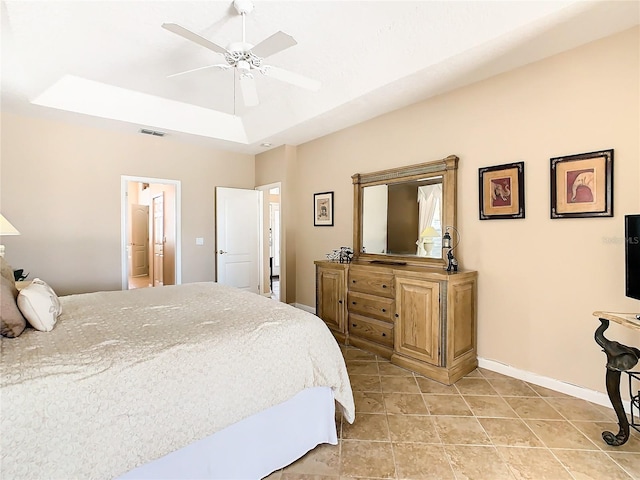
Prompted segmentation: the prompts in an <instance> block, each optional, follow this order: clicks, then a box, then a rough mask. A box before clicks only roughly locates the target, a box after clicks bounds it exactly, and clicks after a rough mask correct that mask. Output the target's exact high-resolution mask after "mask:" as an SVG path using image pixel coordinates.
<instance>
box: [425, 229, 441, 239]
mask: <svg viewBox="0 0 640 480" xmlns="http://www.w3.org/2000/svg"><path fill="white" fill-rule="evenodd" d="M420 236H421V237H439V236H440V234H439V233H438V231H437V230H436V229H435V228H433V227H427V228H425V229H424V230H422V233H420Z"/></svg>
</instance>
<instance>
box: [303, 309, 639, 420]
mask: <svg viewBox="0 0 640 480" xmlns="http://www.w3.org/2000/svg"><path fill="white" fill-rule="evenodd" d="M292 305H293V306H294V307H296V308H299V309H300V310H304V311H306V312H309V313H313V314H314V315H315V313H316V309H315V308H314V307H310V306H308V305H304V304H302V303H294V304H292ZM478 366H479V367H482V368H486V369H487V370H491V371H492V372H497V373H501V374H503V375H507V376H509V377H513V378H517V379H519V380H524V381H525V382H529V383H533V384H534V385H539V386H541V387H544V388H548V389H550V390H554V391H556V392H560V393H564V394H566V395H571V396H572V397H576V398H580V399H582V400H587V401H589V402H592V403H595V404H597V405H602V406H604V407H609V408H612V406H611V400H609V396H608V395H607V394H606V393H603V392H598V391H595V390H590V389H588V388H585V387H580V386H578V385H573V384H571V383H566V382H563V381H561V380H556V379H555V378H550V377H544V376H542V375H538V374H537V373H532V372H527V371H526V370H520V369H519V368H515V367H512V366H511V365H506V364H504V363H500V362H497V361H495V360H489V359H486V358H481V357H478ZM605 373H606V371H605V369H604V368H603V369H602V376H603V378H604V375H605ZM623 380H624V378H623ZM620 383H621V386H622V398H623V399H622V402H623V405H624V409H625V411H626V412H627V413H629V414H630V413H631V405H630V403H629V392H626V391H625V386H626V385H627V383H626V382H624V381H621V382H620Z"/></svg>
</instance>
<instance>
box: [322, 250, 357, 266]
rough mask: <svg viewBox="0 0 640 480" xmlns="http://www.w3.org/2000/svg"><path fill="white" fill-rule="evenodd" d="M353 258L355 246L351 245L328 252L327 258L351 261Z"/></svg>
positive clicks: (344, 261) (334, 260) (332, 260)
mask: <svg viewBox="0 0 640 480" xmlns="http://www.w3.org/2000/svg"><path fill="white" fill-rule="evenodd" d="M352 259H353V248H351V247H340V248H339V249H335V250H333V251H332V252H331V253H327V260H329V261H330V262H340V263H351V260H352Z"/></svg>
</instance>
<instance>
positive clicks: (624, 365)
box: [593, 312, 640, 447]
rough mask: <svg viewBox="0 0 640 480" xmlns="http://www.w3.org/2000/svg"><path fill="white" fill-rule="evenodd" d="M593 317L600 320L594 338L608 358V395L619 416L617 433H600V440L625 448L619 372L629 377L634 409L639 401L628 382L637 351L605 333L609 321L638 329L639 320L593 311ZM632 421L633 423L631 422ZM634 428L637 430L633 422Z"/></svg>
mask: <svg viewBox="0 0 640 480" xmlns="http://www.w3.org/2000/svg"><path fill="white" fill-rule="evenodd" d="M593 315H594V316H596V317H598V318H599V319H600V326H599V327H598V328H597V329H596V333H595V335H594V338H595V340H596V343H597V344H598V345H600V346H601V347H602V350H603V351H604V353H606V355H607V374H606V383H607V394H608V395H609V400H611V404H612V405H613V409H614V410H615V412H616V415H617V417H618V425H619V427H620V429H619V431H618V433H617V434H614V433H612V432H608V431H605V432H602V438H603V439H604V441H605V442H606V443H607V444H609V445H612V446H614V447H618V446H620V445H624V444H625V443H626V442H627V440H629V425H630V424H629V420H628V419H627V415H626V413H625V411H624V407H623V405H622V398H621V397H620V376H621V374H622V372H627V373H629V375H630V376H629V390H630V392H629V394H630V396H631V404H632V406H633V405H634V402H638V399H637V398H636V396H634V395H633V392H632V391H631V380H632V378H633V377H635V376H636V372H630V370H631V369H632V368H633V367H635V366H636V364H637V363H638V360H639V359H640V350H638V349H637V348H635V347H628V346H626V345H623V344H621V343H619V342H615V341H612V340H609V339H607V338H605V336H604V331H605V330H606V329H607V328H609V321H610V320H611V321H614V322H616V323H619V324H620V325H624V326H627V327H631V328H636V329H638V330H640V320H639V319H638V318H637V315H635V314H631V313H611V312H593ZM638 396H640V393H638ZM632 408H633V407H632ZM632 421H634V420H633V419H632ZM633 427H634V428H636V429H637V425H636V424H635V423H634V424H633Z"/></svg>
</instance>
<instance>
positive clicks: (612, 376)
mask: <svg viewBox="0 0 640 480" xmlns="http://www.w3.org/2000/svg"><path fill="white" fill-rule="evenodd" d="M620 375H622V372H620V371H617V370H611V369H610V368H607V376H606V379H607V394H609V400H611V404H612V405H613V409H614V410H615V412H616V415H617V416H618V425H619V426H620V429H619V430H618V434H617V435H614V434H613V433H612V432H609V431H604V432H602V439H603V440H604V441H605V442H607V444H608V445H612V446H614V447H619V446H620V445H624V444H625V443H626V442H627V440H629V420H628V419H627V414H626V413H625V411H624V407H623V406H622V398H621V397H620Z"/></svg>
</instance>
